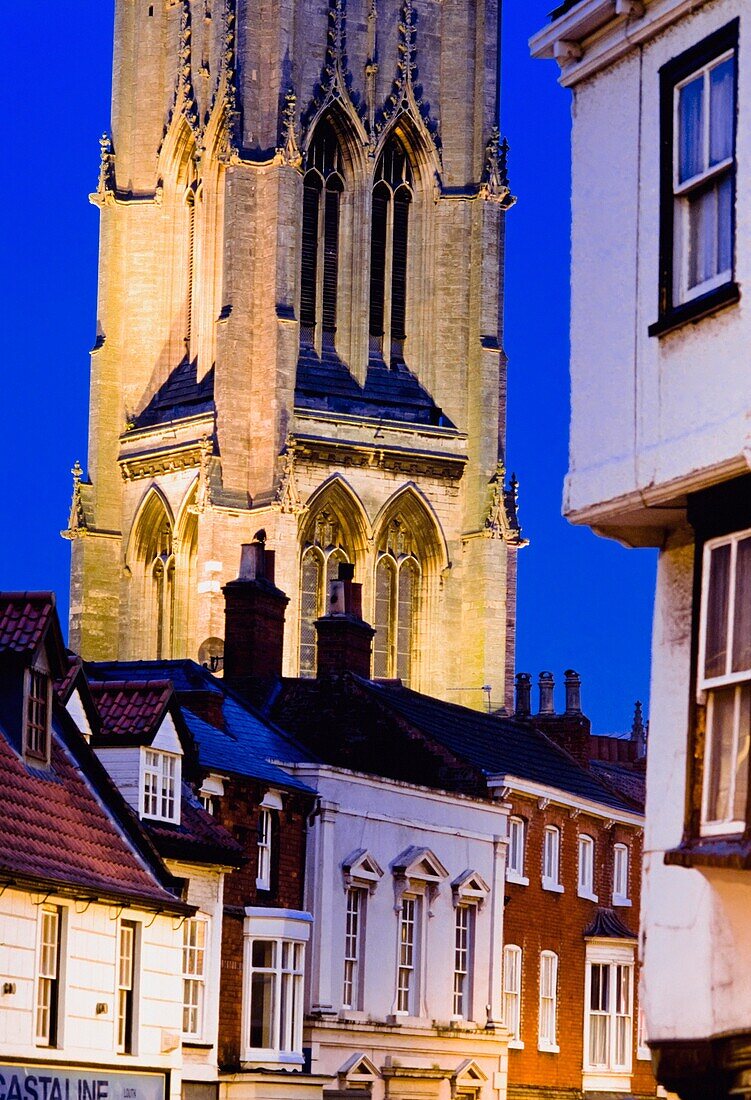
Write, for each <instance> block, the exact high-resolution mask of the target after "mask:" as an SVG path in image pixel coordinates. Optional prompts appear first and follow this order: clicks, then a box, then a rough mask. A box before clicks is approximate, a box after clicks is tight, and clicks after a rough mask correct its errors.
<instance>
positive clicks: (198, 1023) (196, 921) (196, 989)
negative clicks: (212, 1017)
mask: <svg viewBox="0 0 751 1100" xmlns="http://www.w3.org/2000/svg"><path fill="white" fill-rule="evenodd" d="M199 930H200V934H199ZM192 933H196V935H195V937H193V938H194V940H195V942H188V941H190V939H191V934H192ZM209 934H210V924H209V918H208V917H207V916H205V915H204V914H202V913H198V914H196V916H194V917H187V918H186V920H185V921H184V923H183V945H182V976H183V1017H182V1034H183V1035H184V1036H185V1037H186V1038H191V1039H199V1040H200V1039H203V1037H204V1034H205V1028H206V981H207V973H208V968H207V961H208V953H209V943H210V939H209ZM201 938H202V939H203V942H202V943H201V942H199V941H200V939H201ZM191 1014H195V1015H194V1019H195V1025H194V1026H193V1027H191V1026H190V1022H191V1020H190V1016H191ZM186 1024H188V1026H187V1027H186Z"/></svg>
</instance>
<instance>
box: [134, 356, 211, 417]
mask: <svg viewBox="0 0 751 1100" xmlns="http://www.w3.org/2000/svg"><path fill="white" fill-rule="evenodd" d="M213 409H214V368H213V367H212V368H211V370H210V371H207V373H206V374H205V375H204V376H203V378H202V379H201V380H200V381H199V380H198V368H197V364H196V362H195V361H193V362H190V360H188V359H184V360H183V361H182V363H180V364H178V366H176V367H175V369H174V370H173V371H172V373H171V374H170V375H169V377H168V378H167V381H166V382H165V383H164V385H163V386H162V387H161V388H160V389H159V390H157V392H156V393H155V394H154V396H153V397H152V398H151V400H150V401H149V403H148V405H147V406H146V407H145V408H144V409H143V410H142V412H140V413H139V414H138V415H137V417H136V419H135V426H136V427H137V428H146V427H152V426H154V425H156V424H165V423H168V422H169V421H171V420H181V419H183V418H184V417H188V416H198V415H199V414H200V413H208V412H212V411H213Z"/></svg>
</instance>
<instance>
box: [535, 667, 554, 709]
mask: <svg viewBox="0 0 751 1100" xmlns="http://www.w3.org/2000/svg"><path fill="white" fill-rule="evenodd" d="M538 686H539V689H540V710H539V712H538V713H540V714H555V705H554V702H553V689H554V688H555V680H554V679H553V673H552V672H541V673H540V678H539V680H538Z"/></svg>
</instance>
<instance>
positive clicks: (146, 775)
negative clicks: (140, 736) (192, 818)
mask: <svg viewBox="0 0 751 1100" xmlns="http://www.w3.org/2000/svg"><path fill="white" fill-rule="evenodd" d="M179 784H180V758H179V757H178V756H173V755H172V754H171V753H168V752H155V751H154V750H153V749H146V750H145V751H144V761H143V785H142V792H143V816H144V817H153V818H156V819H157V820H159V821H179V816H180V815H179V809H180V801H179V798H178V790H179Z"/></svg>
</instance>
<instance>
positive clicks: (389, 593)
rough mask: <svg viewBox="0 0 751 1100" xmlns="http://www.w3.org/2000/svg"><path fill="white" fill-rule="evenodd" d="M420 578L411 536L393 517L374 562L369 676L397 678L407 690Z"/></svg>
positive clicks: (414, 641)
mask: <svg viewBox="0 0 751 1100" xmlns="http://www.w3.org/2000/svg"><path fill="white" fill-rule="evenodd" d="M421 578H422V567H421V565H420V560H419V557H418V554H417V547H416V544H415V539H414V536H413V534H412V532H411V530H410V527H409V525H408V524H407V523H406V522H405V520H404V519H403V518H402V517H401V516H397V517H395V518H394V519H392V520H391V522H390V523H389V525H388V527H387V528H386V530H385V532H384V535H383V538H382V540H381V543H380V545H379V547H378V556H377V559H376V567H375V615H374V622H373V625H374V626H375V629H376V634H375V638H374V639H373V675H374V676H379V677H398V678H399V679H400V680H402V681H403V682H404V683H405V684H406V685H407V686H409V683H410V681H411V680H412V678H413V665H414V655H415V650H416V646H417V622H418V612H419V602H420V582H421Z"/></svg>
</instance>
